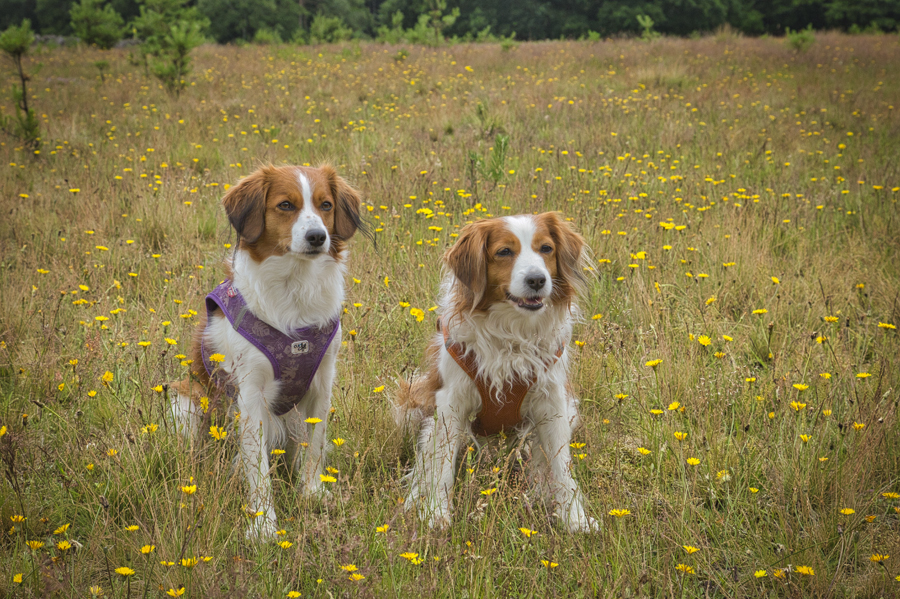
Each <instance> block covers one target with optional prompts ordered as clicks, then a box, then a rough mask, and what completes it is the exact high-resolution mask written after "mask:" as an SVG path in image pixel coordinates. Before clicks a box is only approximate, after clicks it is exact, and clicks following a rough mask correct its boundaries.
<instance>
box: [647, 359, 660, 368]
mask: <svg viewBox="0 0 900 599" xmlns="http://www.w3.org/2000/svg"><path fill="white" fill-rule="evenodd" d="M660 364H662V360H660V359H656V360H650V361H649V362H647V363H646V364H644V366H649V367H650V368H656V367H657V366H659V365H660Z"/></svg>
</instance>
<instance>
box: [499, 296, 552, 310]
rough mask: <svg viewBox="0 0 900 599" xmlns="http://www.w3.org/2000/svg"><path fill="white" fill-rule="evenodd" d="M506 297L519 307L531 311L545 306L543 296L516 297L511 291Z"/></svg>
mask: <svg viewBox="0 0 900 599" xmlns="http://www.w3.org/2000/svg"><path fill="white" fill-rule="evenodd" d="M506 299H507V300H509V301H510V302H512V303H513V304H515V305H516V306H517V307H519V308H522V309H523V310H528V311H529V312H537V311H538V310H540V309H541V308H543V307H544V301H543V300H544V298H542V297H537V296H535V297H516V296H515V295H513V294H511V293H507V294H506Z"/></svg>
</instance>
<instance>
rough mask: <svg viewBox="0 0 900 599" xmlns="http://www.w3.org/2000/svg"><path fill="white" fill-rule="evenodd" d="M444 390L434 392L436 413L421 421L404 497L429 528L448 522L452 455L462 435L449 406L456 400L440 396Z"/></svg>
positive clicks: (453, 466)
mask: <svg viewBox="0 0 900 599" xmlns="http://www.w3.org/2000/svg"><path fill="white" fill-rule="evenodd" d="M445 393H448V391H447V389H442V390H440V391H438V397H437V405H438V408H437V413H436V414H435V417H434V418H429V419H426V420H425V422H423V428H422V434H421V438H420V440H419V448H418V451H417V452H416V468H415V470H414V472H413V477H412V487H411V488H410V492H409V498H408V499H407V506H408V508H412V507H413V506H417V507H418V510H419V516H420V517H421V518H422V519H423V520H424V521H425V522H426V523H427V524H428V526H429V527H431V528H435V527H441V528H444V527H447V526H449V525H450V513H451V511H452V508H453V479H454V474H455V473H456V456H457V454H458V453H459V448H460V444H461V443H462V440H463V439H464V438H465V434H466V425H465V424H464V421H463V419H462V418H461V417H460V414H459V413H458V412H457V411H456V410H454V409H453V406H454V404H456V405H458V403H459V402H452V401H448V400H447V398H442V397H441V394H445Z"/></svg>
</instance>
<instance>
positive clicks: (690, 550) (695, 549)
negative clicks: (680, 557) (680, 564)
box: [681, 545, 700, 555]
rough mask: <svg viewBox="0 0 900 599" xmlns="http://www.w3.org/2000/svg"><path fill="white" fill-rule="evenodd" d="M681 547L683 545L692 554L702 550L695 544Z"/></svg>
mask: <svg viewBox="0 0 900 599" xmlns="http://www.w3.org/2000/svg"><path fill="white" fill-rule="evenodd" d="M681 547H682V548H683V549H684V550H685V551H687V552H688V555H690V554H692V553H696V552H697V551H700V549H699V548H698V547H694V546H692V545H682V546H681Z"/></svg>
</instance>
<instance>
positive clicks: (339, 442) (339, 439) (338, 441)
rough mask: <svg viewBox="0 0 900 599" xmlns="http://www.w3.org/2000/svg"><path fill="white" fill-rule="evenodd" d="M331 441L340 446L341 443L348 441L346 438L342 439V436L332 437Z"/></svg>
mask: <svg viewBox="0 0 900 599" xmlns="http://www.w3.org/2000/svg"><path fill="white" fill-rule="evenodd" d="M331 442H332V443H334V444H335V445H337V446H338V447H340V446H341V445H343V444H344V443H346V441H345V440H344V439H341V438H340V437H338V438H337V439H332V440H331Z"/></svg>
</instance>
